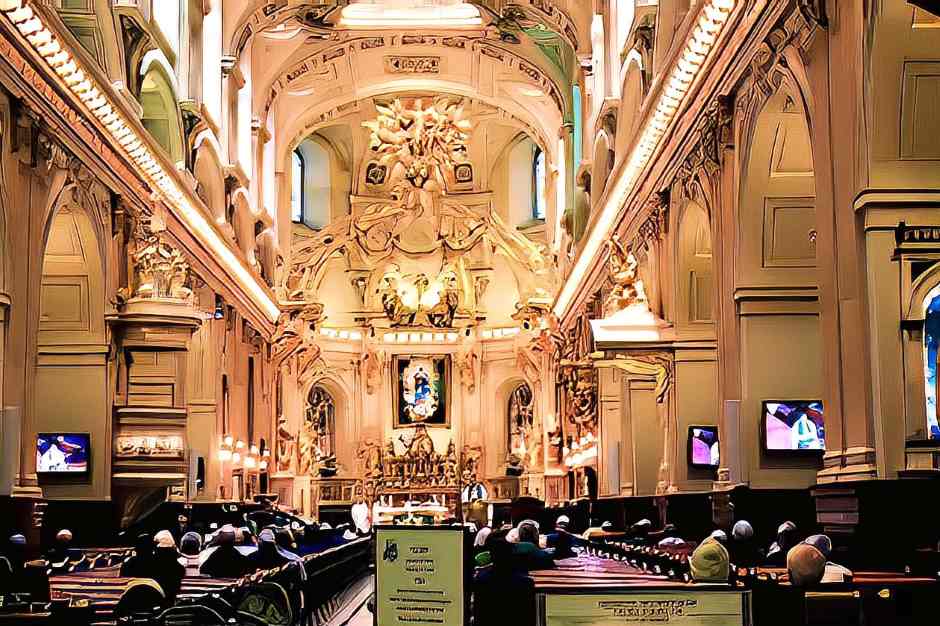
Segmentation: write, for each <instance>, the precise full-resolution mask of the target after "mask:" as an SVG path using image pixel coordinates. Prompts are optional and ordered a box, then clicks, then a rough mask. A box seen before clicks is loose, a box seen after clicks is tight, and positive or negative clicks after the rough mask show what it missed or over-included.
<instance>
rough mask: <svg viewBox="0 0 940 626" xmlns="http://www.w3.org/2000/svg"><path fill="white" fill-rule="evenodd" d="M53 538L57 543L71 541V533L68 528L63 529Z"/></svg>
mask: <svg viewBox="0 0 940 626" xmlns="http://www.w3.org/2000/svg"><path fill="white" fill-rule="evenodd" d="M55 538H56V539H57V540H59V541H71V540H72V531H71V530H69V529H68V528H63V529H62V530H60V531H59V532H57V533H56V534H55Z"/></svg>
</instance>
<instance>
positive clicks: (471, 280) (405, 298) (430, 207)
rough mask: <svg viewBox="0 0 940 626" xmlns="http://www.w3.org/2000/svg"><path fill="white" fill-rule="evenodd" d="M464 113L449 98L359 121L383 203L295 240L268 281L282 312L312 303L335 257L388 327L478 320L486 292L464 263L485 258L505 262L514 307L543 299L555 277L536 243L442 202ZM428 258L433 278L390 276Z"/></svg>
mask: <svg viewBox="0 0 940 626" xmlns="http://www.w3.org/2000/svg"><path fill="white" fill-rule="evenodd" d="M468 106H470V105H469V103H468V102H467V101H464V100H455V99H453V98H438V99H435V100H434V101H432V102H428V101H422V100H421V99H414V100H407V99H402V100H395V101H393V102H392V103H391V104H377V105H376V108H377V110H378V116H377V118H376V119H375V120H374V121H369V122H365V123H364V126H366V127H367V128H368V129H369V131H370V154H369V155H367V160H369V161H373V162H375V163H377V165H379V166H381V167H384V168H386V170H387V175H386V177H385V182H384V183H383V184H384V185H385V188H386V189H387V190H388V194H389V197H388V199H386V200H382V201H379V202H373V203H371V204H368V205H365V206H363V207H362V208H361V209H358V210H357V211H355V212H354V213H353V214H351V215H347V216H344V217H342V218H340V219H337V220H335V221H334V222H332V223H331V224H330V225H329V226H327V227H326V228H324V229H323V230H321V231H319V232H318V233H316V234H314V235H311V236H309V237H307V236H304V237H302V238H300V239H299V240H298V241H296V242H295V243H294V245H293V247H292V254H291V258H290V261H289V262H288V263H287V264H286V265H284V266H283V267H281V268H280V271H279V275H278V277H277V288H276V290H277V294H278V298H279V300H280V301H281V303H282V305H284V306H288V307H290V306H299V307H302V306H309V305H312V304H315V303H317V302H318V299H319V294H318V289H319V285H320V283H321V281H322V280H323V277H324V275H325V273H326V271H327V270H326V268H327V265H328V261H329V260H330V259H331V258H335V257H337V256H342V257H344V258H345V259H346V261H347V263H348V264H349V265H350V267H352V268H354V270H355V272H356V273H355V276H356V280H357V281H358V283H359V284H360V285H362V286H363V287H364V286H365V285H374V287H373V290H371V291H368V292H366V291H365V290H363V293H364V296H365V300H366V301H365V302H364V303H363V306H364V307H365V308H366V309H367V310H368V311H369V313H370V315H371V316H376V317H378V316H383V315H384V317H386V318H387V319H388V320H390V321H391V324H392V325H393V326H431V327H437V328H452V327H454V326H455V320H456V318H458V317H461V316H463V315H467V316H469V317H473V316H474V315H475V314H476V313H477V311H478V308H479V307H480V303H481V300H482V296H483V294H484V292H485V286H486V278H485V276H481V275H479V274H478V273H477V272H478V271H479V270H478V269H474V268H472V267H471V266H470V264H468V263H467V262H466V257H467V256H468V255H469V254H478V255H479V256H481V257H487V258H488V257H489V255H491V254H493V253H495V254H499V255H501V256H504V257H505V258H506V259H507V260H508V265H509V268H510V270H511V271H512V272H513V276H514V278H515V279H516V283H517V288H518V291H519V294H520V300H521V301H522V302H530V301H539V300H540V299H545V300H550V296H549V292H550V289H551V285H552V280H553V274H554V273H553V268H552V267H551V265H550V264H549V262H548V260H547V257H546V255H545V253H544V246H542V245H539V244H536V243H535V242H533V241H531V240H529V239H528V238H527V237H526V236H525V235H523V234H521V233H520V232H518V231H517V230H516V229H514V228H510V227H509V226H507V225H506V223H505V222H503V220H502V219H501V218H500V216H499V214H498V213H497V212H496V211H493V210H491V209H490V208H487V207H475V208H470V207H468V206H466V205H464V204H462V203H460V202H457V201H455V200H451V199H450V198H449V197H448V196H447V195H446V189H445V187H446V185H447V184H448V183H454V182H458V178H459V177H458V176H457V172H456V171H455V170H456V168H459V167H461V166H463V165H466V164H468V163H469V161H468V154H467V151H468V148H467V142H468V139H469V134H470V131H471V125H470V122H469V120H468V119H466V117H467V114H466V113H465V109H466V108H467V107H468ZM429 233H430V234H429ZM436 254H443V255H444V256H445V257H446V258H447V259H448V262H447V264H446V265H445V266H444V267H442V269H441V272H440V273H439V274H438V275H437V276H434V275H402V274H401V273H398V272H399V270H398V265H396V262H397V258H398V257H404V258H409V259H415V258H418V257H421V256H425V255H436Z"/></svg>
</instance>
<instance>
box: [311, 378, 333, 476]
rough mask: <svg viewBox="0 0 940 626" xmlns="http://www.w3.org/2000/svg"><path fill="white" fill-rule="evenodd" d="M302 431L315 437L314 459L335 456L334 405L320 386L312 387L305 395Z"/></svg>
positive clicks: (330, 396)
mask: <svg viewBox="0 0 940 626" xmlns="http://www.w3.org/2000/svg"><path fill="white" fill-rule="evenodd" d="M304 429H305V430H306V431H307V432H309V433H312V434H314V436H315V440H314V443H315V444H316V446H317V450H316V451H314V452H315V456H316V457H318V458H323V457H329V456H333V454H335V450H336V404H335V403H334V402H333V396H332V395H330V392H329V391H327V390H326V389H324V388H323V387H321V386H320V385H314V386H313V387H312V388H311V389H310V393H309V394H308V395H307V409H306V411H305V412H304Z"/></svg>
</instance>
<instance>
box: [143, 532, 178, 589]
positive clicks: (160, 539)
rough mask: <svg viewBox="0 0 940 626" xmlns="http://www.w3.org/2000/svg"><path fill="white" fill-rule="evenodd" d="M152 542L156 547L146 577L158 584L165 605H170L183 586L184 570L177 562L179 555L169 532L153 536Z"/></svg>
mask: <svg viewBox="0 0 940 626" xmlns="http://www.w3.org/2000/svg"><path fill="white" fill-rule="evenodd" d="M154 541H155V542H156V544H157V545H156V548H155V549H154V551H153V558H152V560H151V562H150V564H149V566H148V567H147V570H148V571H147V574H148V575H147V577H148V578H152V579H154V580H155V581H157V583H159V584H160V588H161V589H163V594H164V595H165V596H166V602H167V604H172V603H173V601H174V600H175V599H176V595H177V594H178V593H179V591H180V587H181V586H182V584H183V576H185V575H186V568H185V567H184V566H183V565H182V564H180V562H179V556H180V553H179V551H178V550H177V549H176V541H175V540H174V539H173V535H172V533H170V531H168V530H161V531H160V532H158V533H157V534H156V535H155V536H154Z"/></svg>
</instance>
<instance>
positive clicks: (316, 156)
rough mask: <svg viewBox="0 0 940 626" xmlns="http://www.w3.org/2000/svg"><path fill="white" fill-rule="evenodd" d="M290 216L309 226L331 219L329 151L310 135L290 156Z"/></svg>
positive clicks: (316, 225) (320, 224)
mask: <svg viewBox="0 0 940 626" xmlns="http://www.w3.org/2000/svg"><path fill="white" fill-rule="evenodd" d="M291 159H292V161H291V217H292V219H293V221H295V222H298V223H300V224H303V225H304V226H307V227H308V228H313V229H320V228H323V227H324V226H326V225H327V224H329V223H330V217H331V215H330V213H331V208H332V206H331V202H330V196H331V192H332V189H331V185H330V171H331V170H330V153H329V152H327V150H326V148H325V147H324V146H323V145H322V144H321V143H320V141H317V140H315V139H313V138H307V139H304V140H303V141H302V142H300V145H299V146H297V149H296V150H294V153H293V155H292V156H291Z"/></svg>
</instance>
